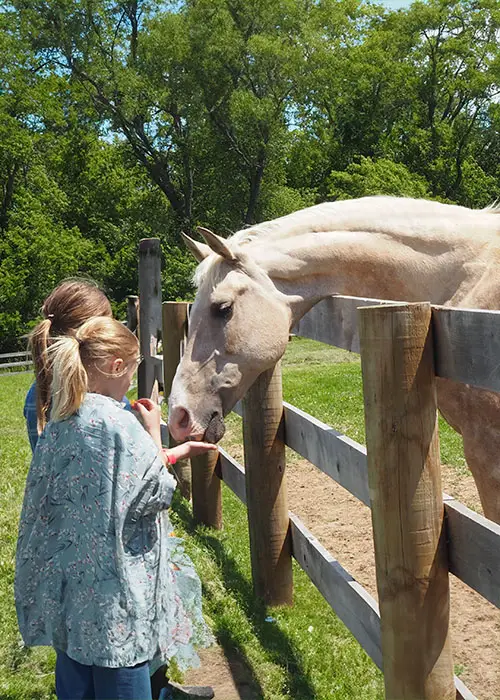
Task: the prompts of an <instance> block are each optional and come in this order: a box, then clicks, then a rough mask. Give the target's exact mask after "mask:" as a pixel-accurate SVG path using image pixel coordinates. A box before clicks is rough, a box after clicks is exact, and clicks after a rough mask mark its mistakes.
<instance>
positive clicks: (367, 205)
mask: <svg viewBox="0 0 500 700" xmlns="http://www.w3.org/2000/svg"><path fill="white" fill-rule="evenodd" d="M200 230H201V233H202V235H203V236H204V238H205V241H206V244H203V243H196V242H195V241H193V240H191V239H189V238H188V237H185V238H186V242H187V243H188V245H189V247H190V249H191V251H192V252H193V253H194V255H195V257H196V258H197V260H198V261H200V263H201V264H200V265H199V266H198V269H197V272H196V282H197V285H198V292H197V295H196V299H195V302H194V305H193V308H192V312H191V317H190V329H189V338H188V343H187V347H186V352H185V354H184V357H183V359H182V362H181V363H180V365H179V368H178V370H177V373H176V376H175V379H174V382H173V386H172V392H171V395H170V420H169V426H170V430H171V433H172V435H173V436H174V438H175V439H176V440H179V441H181V440H184V439H186V438H187V437H188V436H191V437H192V438H194V439H201V438H205V439H206V440H210V441H213V442H216V441H218V440H219V439H220V438H221V437H222V435H223V434H224V420H223V418H224V416H225V415H227V413H228V412H229V411H230V410H231V409H232V408H233V406H234V405H235V403H236V402H237V401H238V400H239V399H240V398H241V397H242V396H243V395H244V394H245V392H246V391H247V389H248V388H249V387H250V385H251V384H252V383H253V382H254V381H255V379H256V378H257V376H258V375H259V374H260V373H261V372H263V371H264V370H266V369H269V368H270V367H272V366H273V365H274V364H275V363H276V362H277V360H279V358H280V357H281V356H282V355H283V353H284V351H285V348H286V345H287V342H288V336H289V332H290V329H291V328H292V327H293V326H294V325H295V324H296V323H297V321H298V320H299V319H300V318H301V317H302V316H303V315H304V314H305V313H306V312H307V311H308V310H309V309H310V308H311V307H312V306H313V305H314V304H315V303H316V302H318V301H319V300H320V299H322V298H324V297H326V296H330V295H332V294H345V295H353V296H364V297H373V298H379V299H395V300H401V301H431V302H432V303H434V304H442V305H447V306H462V307H467V308H479V309H499V308H500V236H499V234H500V215H499V209H498V208H494V207H492V208H488V209H484V210H480V211H475V210H471V209H466V208H464V207H459V206H454V205H449V204H440V203H438V202H430V201H426V200H415V199H401V198H396V197H366V198H363V199H357V200H350V201H339V202H332V203H325V204H320V205H318V206H315V207H310V208H309V209H304V210H302V211H298V212H295V213H293V214H290V215H289V216H284V217H282V218H279V219H276V220H274V221H268V222H265V223H263V224H259V225H257V226H253V227H252V228H248V229H244V230H242V231H239V232H238V233H236V234H234V236H232V237H231V238H229V239H227V240H225V239H223V238H220V237H218V236H216V235H215V234H213V233H211V232H210V231H207V230H206V229H200ZM438 403H439V408H440V410H441V412H442V414H443V415H444V417H445V418H446V420H447V421H448V422H449V423H450V425H452V426H453V428H455V430H457V431H458V432H459V433H460V434H461V435H462V437H463V441H464V451H465V456H466V459H467V463H468V465H469V467H470V469H471V471H472V474H473V475H474V479H475V481H476V485H477V488H478V491H479V495H480V498H481V502H482V505H483V509H484V513H485V515H486V516H487V517H488V518H490V519H492V520H495V521H496V522H500V395H498V394H495V393H493V392H489V391H484V390H482V389H476V388H474V387H470V386H468V385H463V384H457V383H455V382H452V381H450V380H445V379H439V380H438Z"/></svg>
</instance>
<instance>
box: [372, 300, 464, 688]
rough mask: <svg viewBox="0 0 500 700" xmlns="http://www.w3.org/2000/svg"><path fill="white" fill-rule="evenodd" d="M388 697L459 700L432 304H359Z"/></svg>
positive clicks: (373, 517)
mask: <svg viewBox="0 0 500 700" xmlns="http://www.w3.org/2000/svg"><path fill="white" fill-rule="evenodd" d="M358 314H359V320H360V324H359V331H360V343H361V360H362V371H363V387H364V399H365V422H366V445H367V453H368V474H369V484H370V496H371V502H372V522H373V533H374V542H375V561H376V570H377V588H378V594H379V605H380V615H381V626H382V654H383V662H384V678H385V690H386V698H387V700H452V699H453V700H454V699H455V696H456V691H455V685H454V679H453V661H452V656H451V648H450V637H449V582H448V567H447V560H446V544H445V540H444V528H443V515H444V509H443V498H442V489H441V473H440V461H439V441H438V432H437V414H436V410H437V405H436V388H435V377H434V367H433V345H432V334H431V307H430V304H428V303H418V304H405V305H397V306H396V305H395V306H376V307H365V308H363V309H359V311H358Z"/></svg>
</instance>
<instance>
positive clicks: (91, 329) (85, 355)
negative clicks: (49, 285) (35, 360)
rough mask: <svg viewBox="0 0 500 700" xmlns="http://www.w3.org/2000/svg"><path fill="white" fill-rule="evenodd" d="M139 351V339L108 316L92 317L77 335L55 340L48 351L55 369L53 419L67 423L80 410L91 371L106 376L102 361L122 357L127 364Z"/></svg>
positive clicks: (52, 391)
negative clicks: (96, 371)
mask: <svg viewBox="0 0 500 700" xmlns="http://www.w3.org/2000/svg"><path fill="white" fill-rule="evenodd" d="M138 350H139V342H138V340H137V338H136V336H135V335H134V334H133V333H132V332H131V331H129V329H128V328H127V327H126V326H124V325H123V324H122V323H120V322H119V321H115V320H114V319H113V318H109V317H107V316H101V317H97V318H91V319H90V320H89V321H87V322H86V323H84V324H83V325H82V326H80V328H78V329H77V330H76V331H75V333H74V335H67V336H63V337H61V338H58V339H56V340H55V342H54V343H53V344H52V345H51V347H50V348H49V350H48V355H49V358H50V362H51V367H52V387H51V393H52V407H51V415H50V418H51V420H56V421H57V420H64V419H65V418H68V417H69V416H71V415H73V413H75V412H76V411H77V410H78V409H79V408H80V405H81V403H82V401H83V399H84V396H85V394H86V392H87V390H88V374H87V372H88V370H89V369H97V370H98V371H100V372H103V373H104V374H106V372H105V371H104V370H103V369H102V368H101V367H100V366H99V365H100V364H101V363H102V362H104V361H106V360H109V359H110V358H113V357H121V358H123V359H124V361H125V364H127V362H130V361H131V360H132V359H135V357H136V356H137V353H138ZM126 371H127V367H125V369H124V371H123V372H126ZM115 376H116V377H118V376H122V375H115Z"/></svg>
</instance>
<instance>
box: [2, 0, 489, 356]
mask: <svg viewBox="0 0 500 700" xmlns="http://www.w3.org/2000/svg"><path fill="white" fill-rule="evenodd" d="M499 31H500V12H499V9H498V3H497V2H495V1H494V0H453V2H447V1H445V0H428V1H427V2H414V3H413V4H412V5H411V7H409V8H407V9H405V10H400V11H397V12H390V11H388V10H387V9H385V8H384V7H382V6H377V5H375V4H370V3H364V2H361V1H360V0H319V1H318V2H312V3H311V2H310V1H309V0H277V1H276V2H272V3H269V2H263V0H231V2H230V1H229V0H215V1H214V0H196V2H194V0H183V1H181V2H180V3H174V4H172V3H160V2H158V1H157V0H154V1H153V2H149V0H138V1H137V2H134V3H132V4H130V3H122V2H119V3H118V4H117V3H111V2H110V0H96V2H93V3H92V6H88V7H87V8H86V11H85V12H82V11H81V4H80V3H79V2H78V0H55V1H53V0H50V1H49V0H13V2H12V3H11V4H10V5H9V6H8V8H6V11H5V12H2V13H0V69H1V71H2V90H1V92H0V271H1V273H2V278H1V279H0V347H1V348H2V349H6V348H7V349H9V350H10V349H14V344H15V342H16V338H17V337H18V336H19V335H21V334H23V333H25V332H26V330H27V328H28V327H29V325H30V323H32V322H33V321H34V319H35V317H36V315H37V310H38V308H39V306H40V303H41V301H42V299H43V298H44V296H46V295H47V294H48V293H49V292H50V291H51V288H52V287H53V286H54V285H55V284H57V282H59V280H60V279H61V278H62V277H64V276H65V275H68V274H69V275H74V274H89V275H90V276H92V277H93V278H95V279H96V280H97V282H99V283H100V284H101V285H103V287H104V289H105V290H106V292H107V293H108V294H109V295H110V297H111V300H112V303H113V307H114V308H115V309H116V310H117V311H118V312H119V313H120V312H121V311H123V308H124V299H125V297H126V296H127V294H131V293H136V292H137V255H136V253H137V245H138V242H139V240H140V239H141V238H144V237H159V238H160V240H161V243H162V250H163V253H164V265H163V279H164V296H165V298H169V299H178V298H183V297H186V298H187V297H188V296H189V295H190V294H191V293H192V287H191V281H190V280H191V273H192V269H193V263H192V261H191V259H190V258H189V257H188V256H187V255H186V252H185V251H184V249H183V248H182V244H181V241H180V235H179V234H180V231H181V230H183V229H184V230H186V231H188V232H189V231H190V230H191V231H193V230H194V229H195V227H196V225H199V224H201V225H205V226H209V227H210V228H212V229H214V230H215V231H218V232H219V233H222V234H224V235H227V234H228V233H230V232H232V231H234V230H236V229H239V228H240V227H241V226H243V225H245V224H249V223H253V222H255V221H260V220H264V219H270V218H274V217H277V216H281V215H284V214H287V213H289V212H291V211H294V210H296V209H299V208H302V207H306V206H309V205H312V204H315V203H317V202H319V201H322V200H324V199H326V198H345V197H358V196H362V195H365V194H397V195H400V196H414V197H432V198H437V199H441V200H444V201H456V202H458V203H461V204H465V205H467V206H470V207H483V206H485V205H487V204H489V203H491V202H492V201H494V200H495V199H498V198H499V196H500V168H499V166H498V163H499V162H500V135H499V134H500V106H499V102H498V94H500V53H499V49H498V42H497V36H498V32H499Z"/></svg>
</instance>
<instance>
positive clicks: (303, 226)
mask: <svg viewBox="0 0 500 700" xmlns="http://www.w3.org/2000/svg"><path fill="white" fill-rule="evenodd" d="M361 202H362V204H361ZM354 203H355V206H356V209H354V208H353V205H354ZM381 205H382V207H383V208H382V209H381ZM363 207H364V209H365V210H366V209H369V210H370V211H368V212H367V211H363ZM337 209H338V223H337V224H336V222H335V218H337V217H335V218H334V217H332V210H333V211H334V210H337ZM423 209H425V211H423ZM445 209H446V213H445ZM336 213H337V212H336ZM346 214H350V216H351V218H350V219H346ZM474 214H478V215H481V214H500V200H496V201H495V202H493V203H492V204H490V205H489V206H487V207H485V208H483V209H476V210H472V209H468V208H466V207H462V206H459V205H454V204H444V203H442V202H436V201H432V200H425V199H419V200H415V199H411V198H406V197H388V196H374V197H363V198H362V199H360V200H339V201H337V202H324V203H322V204H317V205H315V206H312V207H309V208H307V209H301V210H299V211H296V212H293V213H291V214H288V215H286V216H282V217H280V218H278V219H274V220H271V221H264V222H263V223H260V224H255V225H253V226H249V227H247V228H243V229H241V230H239V231H237V232H236V233H234V234H233V235H232V236H230V237H229V238H228V239H227V240H226V244H227V246H228V247H229V248H230V249H231V250H232V251H233V252H234V253H235V254H237V253H238V250H239V249H240V247H241V248H242V249H244V248H245V247H246V246H247V245H249V244H256V245H257V246H259V244H260V243H264V244H266V246H267V245H269V244H271V243H272V242H277V241H279V240H283V239H287V238H293V237H294V236H302V235H305V234H308V233H315V232H323V231H332V230H333V231H335V230H343V231H359V230H364V231H374V232H384V231H385V232H387V231H389V232H390V231H391V226H390V225H389V227H388V228H387V224H388V219H389V220H390V219H391V218H392V217H394V222H393V224H392V225H393V226H396V227H398V226H400V225H401V223H402V222H403V221H404V220H405V217H406V219H407V218H408V216H414V217H418V218H420V219H424V220H425V218H426V217H429V216H432V217H434V216H437V217H438V218H439V217H443V219H450V218H451V220H453V218H454V219H455V220H456V221H457V222H460V224H459V225H462V226H463V219H464V215H465V216H469V215H474ZM483 223H484V222H483ZM336 225H337V226H339V229H337V228H336ZM360 227H361V228H360ZM403 230H404V227H403ZM498 233H499V232H497V231H494V232H493V231H491V232H490V233H489V235H490V236H491V235H494V236H496V235H498ZM406 235H408V236H409V237H411V236H413V235H414V232H413V231H408V232H407V234H406ZM252 247H253V246H252ZM222 263H223V259H222V258H221V257H220V256H218V255H216V254H213V255H210V256H209V257H208V258H206V259H205V260H203V261H202V262H201V263H200V264H199V265H198V267H197V268H196V270H195V273H194V283H195V284H196V286H197V287H199V286H200V285H201V284H202V283H203V284H208V285H210V287H212V288H213V287H214V286H216V285H217V284H218V283H219V282H220V281H221V280H222V278H223V277H224V274H225V269H224V266H223V265H222Z"/></svg>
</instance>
